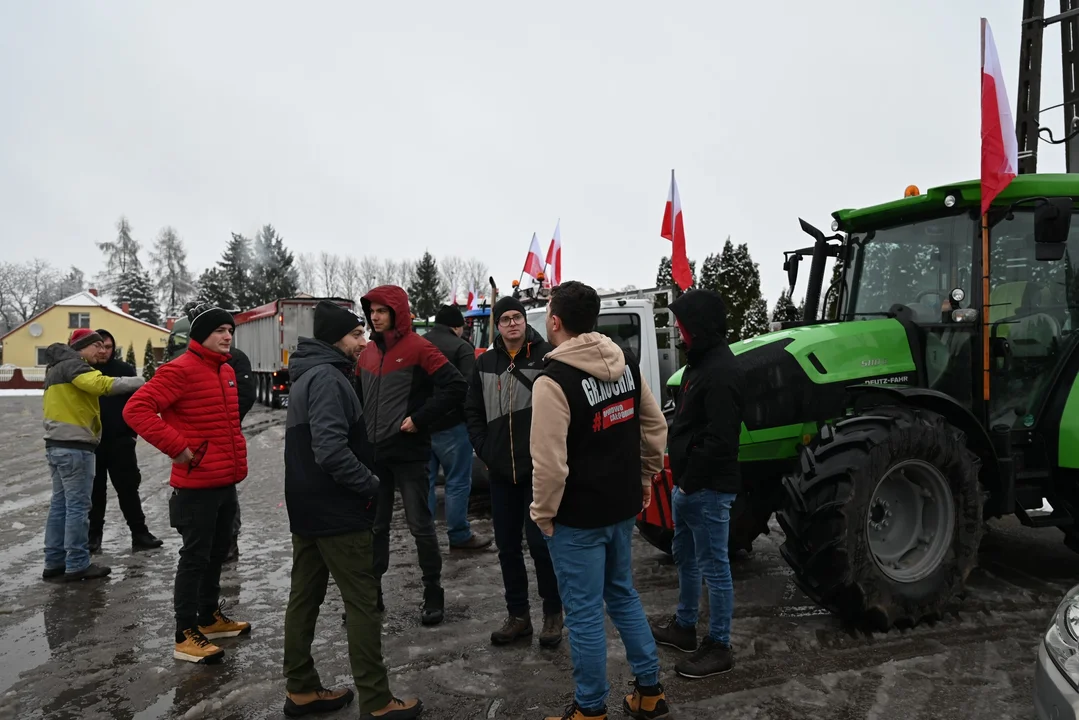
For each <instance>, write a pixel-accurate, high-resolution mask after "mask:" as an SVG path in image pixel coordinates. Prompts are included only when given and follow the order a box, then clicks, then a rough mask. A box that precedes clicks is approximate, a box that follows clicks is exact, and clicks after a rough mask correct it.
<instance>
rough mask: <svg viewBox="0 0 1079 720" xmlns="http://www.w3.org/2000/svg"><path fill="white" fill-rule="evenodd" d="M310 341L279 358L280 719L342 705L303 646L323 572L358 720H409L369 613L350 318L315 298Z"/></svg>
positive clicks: (357, 325) (355, 321)
mask: <svg viewBox="0 0 1079 720" xmlns="http://www.w3.org/2000/svg"><path fill="white" fill-rule="evenodd" d="M314 335H315V337H314V338H313V339H311V338H301V339H300V341H299V345H298V347H297V348H296V352H295V353H293V354H292V357H290V358H289V367H288V369H289V376H290V378H291V381H292V387H291V389H290V392H289V396H290V397H289V407H288V415H287V418H286V420H285V502H286V504H287V507H288V517H289V528H290V530H291V531H292V590H291V593H290V595H289V602H288V607H287V609H286V610H285V661H284V672H285V678H286V679H287V685H286V690H287V692H288V696H287V698H286V700H285V708H284V710H285V714H286V715H288V716H290V717H295V716H299V715H306V714H309V713H321V712H333V711H335V710H340V709H341V708H343V707H345V706H346V705H348V704H349V703H350V702H352V699H353V692H352V690H349V689H338V690H327V689H325V688H323V686H322V681H321V680H320V678H319V675H318V671H317V670H316V669H315V662H314V659H313V658H312V657H311V641H312V639H313V638H314V636H315V622H316V620H317V619H318V613H319V608H320V607H321V606H322V601H323V600H324V599H325V597H326V586H327V583H328V581H329V577H330V576H331V575H332V576H333V579H334V583H335V584H336V585H337V587H338V589H339V590H340V591H341V599H342V600H343V601H344V603H345V610H346V612H345V615H346V623H347V626H348V652H349V662H350V664H351V666H352V676H353V679H354V681H355V683H356V690H357V692H358V693H359V695H360V701H359V702H360V713H361V715H363V717H371V716H372V715H374V716H376V717H384V718H399V719H400V718H414V717H417V716H418V715H419V714H420V712H421V711H422V710H423V704H422V703H420V701H419V700H404V701H402V700H397V699H395V698H394V697H393V695H392V693H390V687H389V679H388V677H387V673H386V665H385V664H384V663H383V661H382V644H381V634H382V622H381V619H380V618H379V615H378V610H377V608H376V604H377V598H378V579H377V578H376V577H375V572H374V534H373V533H372V528H373V526H374V522H375V504H376V501H377V495H378V486H379V479H378V478H377V477H376V476H375V475H374V474H373V473H372V472H371V470H369V469H368V467H367V465H365V464H364V461H363V458H364V457H365V456H366V455H367V448H366V445H367V438H366V435H367V432H366V429H365V427H364V420H363V411H362V409H361V407H360V401H359V398H358V397H357V396H356V393H355V391H354V389H353V387H352V384H351V374H352V371H353V368H354V367H355V364H356V360H355V358H356V355H357V353H358V352H359V350H360V349H361V348H362V347H363V345H364V344H365V340H364V327H363V325H362V324H361V322H360V319H359V318H358V317H357V316H356V315H354V314H352V313H351V312H350V311H348V310H346V309H345V308H342V307H339V306H337V305H335V304H333V303H331V302H326V301H320V302H319V303H318V305H316V306H315V328H314Z"/></svg>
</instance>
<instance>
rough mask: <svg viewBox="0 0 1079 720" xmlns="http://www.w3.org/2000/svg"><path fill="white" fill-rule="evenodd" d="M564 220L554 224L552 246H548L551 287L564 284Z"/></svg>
mask: <svg viewBox="0 0 1079 720" xmlns="http://www.w3.org/2000/svg"><path fill="white" fill-rule="evenodd" d="M561 226H562V220H561V219H560V220H559V221H558V222H556V223H555V224H554V237H552V238H551V246H550V247H549V248H547V265H548V267H550V268H551V272H550V274H549V275H548V276H547V279H548V280H549V281H550V283H551V287H554V286H555V285H561V284H562V230H561Z"/></svg>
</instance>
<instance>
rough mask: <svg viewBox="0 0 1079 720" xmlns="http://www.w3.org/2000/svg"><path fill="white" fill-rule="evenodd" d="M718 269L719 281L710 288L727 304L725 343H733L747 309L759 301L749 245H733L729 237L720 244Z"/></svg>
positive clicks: (758, 280)
mask: <svg viewBox="0 0 1079 720" xmlns="http://www.w3.org/2000/svg"><path fill="white" fill-rule="evenodd" d="M719 268H720V270H719V280H718V283H717V285H716V287H715V288H713V289H715V290H716V291H717V292H718V293H719V294H720V295H722V296H723V299H724V300H725V301H726V303H727V340H728V341H729V342H733V341H735V340H740V339H742V333H743V331H744V329H745V328H746V322H747V318H748V316H749V313H750V309H751V308H752V307H753V305H754V303H756V302H757V301H758V299H760V296H761V273H760V270H759V268H758V267H757V263H755V262H753V258H752V257H750V255H749V246H748V245H747V244H746V243H742V244H740V245H734V244H733V243H732V242H731V241H730V239H729V238H728V239H727V241H726V242H725V243H723V252H721V253H720V256H719ZM702 284H703V283H702ZM765 313H766V314H767V310H765Z"/></svg>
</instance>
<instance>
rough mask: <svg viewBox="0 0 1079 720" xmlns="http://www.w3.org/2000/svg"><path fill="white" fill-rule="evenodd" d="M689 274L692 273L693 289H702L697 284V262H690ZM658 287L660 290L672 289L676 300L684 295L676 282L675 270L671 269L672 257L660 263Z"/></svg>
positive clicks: (663, 259)
mask: <svg viewBox="0 0 1079 720" xmlns="http://www.w3.org/2000/svg"><path fill="white" fill-rule="evenodd" d="M703 269H704V268H701V270H702V271H703ZM689 272H690V277H691V279H692V280H693V284H692V286H691V287H700V285H699V284H698V283H697V261H696V260H690V261H689ZM656 287H658V288H670V289H671V290H673V291H674V296H675V297H676V298H677V297H680V296H681V295H682V290H681V289H680V288H679V287H678V285H677V284H676V283H675V282H674V275H673V270H672V269H671V259H670V257H664V258H662V259H661V260H660V261H659V269H658V270H657V271H656Z"/></svg>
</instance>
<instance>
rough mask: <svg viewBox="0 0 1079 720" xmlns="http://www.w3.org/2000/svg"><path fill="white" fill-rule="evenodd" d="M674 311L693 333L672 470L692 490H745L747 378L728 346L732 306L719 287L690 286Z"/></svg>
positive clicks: (672, 439)
mask: <svg viewBox="0 0 1079 720" xmlns="http://www.w3.org/2000/svg"><path fill="white" fill-rule="evenodd" d="M671 312H672V313H673V314H674V316H675V318H676V319H677V320H678V324H679V326H680V328H681V330H682V331H683V332H684V333H685V334H686V335H688V336H689V337H688V338H687V343H686V357H687V361H688V364H687V366H686V369H685V371H684V372H683V374H682V387H681V391H680V392H679V393H678V407H677V409H676V410H675V415H674V421H673V422H672V423H671V428H670V431H669V436H668V454H669V456H670V463H671V476H672V477H673V480H674V483H675V485H677V486H678V487H680V488H681V489H682V492H685V493H687V494H692V493H694V492H696V491H698V490H704V489H707V490H716V491H718V492H728V493H737V492H740V491H741V488H742V479H741V477H742V476H741V473H740V471H739V468H738V436H739V434H740V433H741V429H742V408H743V392H744V383H745V379H744V374H743V372H742V368H741V366H740V365H739V363H738V359H737V358H736V357H735V356H734V353H732V352H731V349H730V348H729V347H728V346H727V339H726V336H727V307H726V305H725V304H724V303H723V298H722V297H721V296H720V295H719V294H718V293H715V292H712V291H710V290H690V291H689V292H687V293H686V294H685V295H682V296H681V297H679V298H678V299H677V300H675V301H674V302H672V303H671Z"/></svg>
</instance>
